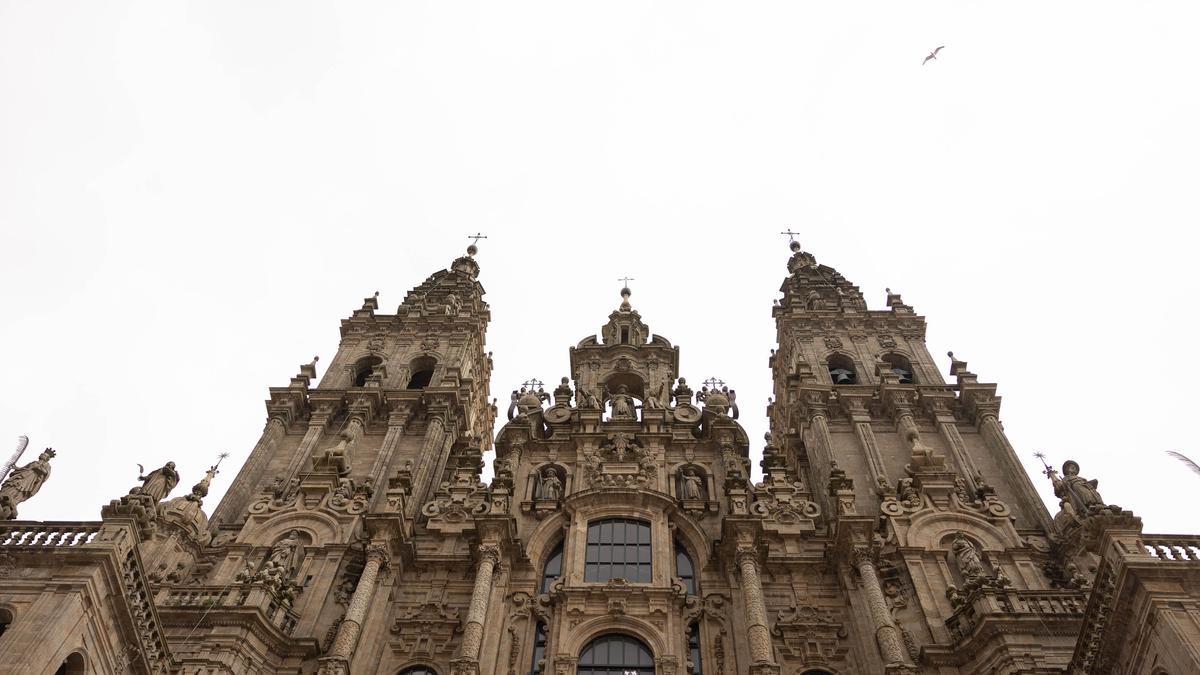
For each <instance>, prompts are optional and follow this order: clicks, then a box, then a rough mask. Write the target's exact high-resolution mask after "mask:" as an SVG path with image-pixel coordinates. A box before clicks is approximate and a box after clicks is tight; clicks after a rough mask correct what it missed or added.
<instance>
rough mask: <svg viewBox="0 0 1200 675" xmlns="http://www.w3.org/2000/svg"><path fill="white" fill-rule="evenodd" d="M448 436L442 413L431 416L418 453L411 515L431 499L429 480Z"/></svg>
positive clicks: (409, 508)
mask: <svg viewBox="0 0 1200 675" xmlns="http://www.w3.org/2000/svg"><path fill="white" fill-rule="evenodd" d="M445 437H446V422H445V420H443V419H442V416H441V415H438V414H434V415H430V416H429V421H428V423H427V426H426V427H425V441H424V442H423V443H422V444H421V452H420V454H418V455H417V462H416V464H417V473H416V475H414V476H413V495H412V497H413V499H412V501H410V502H409V503H408V510H409V513H408V515H409V517H413V516H415V515H416V513H417V509H419V508H420V505H421V504H424V503H425V502H426V501H428V500H429V489H428V488H429V480H430V475H431V474H432V473H433V471H434V468H435V467H436V466H437V463H438V454H440V453H441V450H442V444H443V442H444V441H445Z"/></svg>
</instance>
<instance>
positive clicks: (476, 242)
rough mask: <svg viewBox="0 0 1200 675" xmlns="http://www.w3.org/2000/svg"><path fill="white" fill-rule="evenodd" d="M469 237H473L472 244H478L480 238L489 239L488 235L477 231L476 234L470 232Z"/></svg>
mask: <svg viewBox="0 0 1200 675" xmlns="http://www.w3.org/2000/svg"><path fill="white" fill-rule="evenodd" d="M467 239H471V240H472V241H471V243H472V244H478V243H479V240H480V239H487V235H484V234H482V233H480V232H476V233H475V234H468V235H467Z"/></svg>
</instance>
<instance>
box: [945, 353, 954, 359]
mask: <svg viewBox="0 0 1200 675" xmlns="http://www.w3.org/2000/svg"><path fill="white" fill-rule="evenodd" d="M946 356H949V357H950V358H954V352H946Z"/></svg>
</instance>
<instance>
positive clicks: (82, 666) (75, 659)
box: [54, 652, 87, 675]
mask: <svg viewBox="0 0 1200 675" xmlns="http://www.w3.org/2000/svg"><path fill="white" fill-rule="evenodd" d="M86 672H87V663H85V662H84V660H83V654H80V653H79V652H75V653H73V654H71V655H70V656H68V657H67V658H66V660H65V661H63V662H62V665H61V666H59V667H58V670H56V671H54V675H72V674H73V673H86Z"/></svg>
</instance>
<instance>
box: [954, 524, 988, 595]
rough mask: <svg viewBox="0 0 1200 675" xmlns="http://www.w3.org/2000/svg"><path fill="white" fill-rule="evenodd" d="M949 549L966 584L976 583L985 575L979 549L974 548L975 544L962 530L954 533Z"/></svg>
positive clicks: (985, 571)
mask: <svg viewBox="0 0 1200 675" xmlns="http://www.w3.org/2000/svg"><path fill="white" fill-rule="evenodd" d="M950 550H951V551H952V552H953V553H954V560H955V561H956V562H957V563H958V569H959V571H960V572H962V575H963V579H964V580H965V581H966V582H967V583H968V584H971V583H978V582H979V581H982V580H983V579H985V578H986V577H987V569H986V568H984V566H983V558H982V557H981V556H980V554H979V549H977V548H975V544H972V543H971V541H970V540H969V539H967V538H966V536H965V535H963V533H962V532H958V533H956V534H955V535H954V543H953V544H951V546H950Z"/></svg>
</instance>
